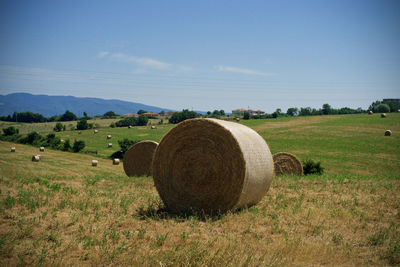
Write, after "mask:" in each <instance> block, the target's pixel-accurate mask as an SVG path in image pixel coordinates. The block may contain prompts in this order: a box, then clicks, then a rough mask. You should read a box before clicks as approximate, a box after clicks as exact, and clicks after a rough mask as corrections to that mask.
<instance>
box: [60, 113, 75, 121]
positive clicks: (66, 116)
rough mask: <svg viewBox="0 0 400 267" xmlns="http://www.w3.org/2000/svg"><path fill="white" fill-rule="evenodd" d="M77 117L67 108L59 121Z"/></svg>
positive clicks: (71, 119)
mask: <svg viewBox="0 0 400 267" xmlns="http://www.w3.org/2000/svg"><path fill="white" fill-rule="evenodd" d="M77 119H78V117H76V115H75V114H74V113H72V112H71V111H69V110H67V111H65V113H64V114H63V115H61V117H60V119H59V121H76V120H77Z"/></svg>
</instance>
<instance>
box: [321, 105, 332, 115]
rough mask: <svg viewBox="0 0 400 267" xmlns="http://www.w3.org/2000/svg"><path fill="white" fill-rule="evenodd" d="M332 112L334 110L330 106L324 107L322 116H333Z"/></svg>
mask: <svg viewBox="0 0 400 267" xmlns="http://www.w3.org/2000/svg"><path fill="white" fill-rule="evenodd" d="M331 110H332V108H331V106H330V105H329V104H323V105H322V114H324V115H328V114H331Z"/></svg>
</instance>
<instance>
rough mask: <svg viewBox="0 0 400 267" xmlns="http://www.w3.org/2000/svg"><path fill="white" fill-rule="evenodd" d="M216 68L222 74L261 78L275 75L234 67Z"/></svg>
mask: <svg viewBox="0 0 400 267" xmlns="http://www.w3.org/2000/svg"><path fill="white" fill-rule="evenodd" d="M214 68H215V69H216V70H217V71H221V72H234V73H241V74H247V75H259V76H271V75H274V74H273V73H269V72H260V71H255V70H250V69H243V68H237V67H232V66H215V67H214Z"/></svg>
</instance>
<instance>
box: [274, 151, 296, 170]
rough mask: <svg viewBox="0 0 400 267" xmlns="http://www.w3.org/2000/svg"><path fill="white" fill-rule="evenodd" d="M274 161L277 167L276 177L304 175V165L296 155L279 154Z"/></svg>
mask: <svg viewBox="0 0 400 267" xmlns="http://www.w3.org/2000/svg"><path fill="white" fill-rule="evenodd" d="M273 159H274V166H275V175H282V174H294V175H302V174H303V165H302V164H301V161H300V160H299V159H298V158H297V157H296V156H295V155H293V154H290V153H286V152H279V153H276V154H275V155H274V156H273Z"/></svg>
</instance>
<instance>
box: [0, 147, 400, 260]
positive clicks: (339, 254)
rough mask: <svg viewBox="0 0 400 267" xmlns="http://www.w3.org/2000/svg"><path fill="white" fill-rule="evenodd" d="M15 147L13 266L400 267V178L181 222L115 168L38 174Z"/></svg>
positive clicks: (334, 182)
mask: <svg viewBox="0 0 400 267" xmlns="http://www.w3.org/2000/svg"><path fill="white" fill-rule="evenodd" d="M9 147H10V144H9V143H4V142H1V143H0V155H1V156H2V157H0V158H1V159H2V162H1V164H0V190H1V191H0V195H1V197H0V265H1V266H10V265H12V266H15V265H39V266H40V265H129V266H132V265H133V266H138V265H145V266H172V265H173V266H176V265H190V266H204V265H209V266H224V265H228V266H242V265H246V266H268V265H273V266H277V265H278V266H287V265H290V266H304V265H307V266H310V265H311V266H318V265H326V266H364V265H375V266H384V265H394V264H396V263H397V264H399V263H400V230H399V229H400V228H399V226H400V200H399V198H398V192H399V191H400V181H399V179H398V178H397V179H389V178H379V177H374V178H373V179H372V178H369V179H367V178H365V177H364V178H362V177H359V176H354V175H352V176H346V175H340V176H339V175H337V176H335V175H327V176H322V177H311V178H310V177H304V178H298V177H285V176H282V177H280V178H276V179H275V180H274V181H273V183H272V185H271V188H270V190H269V192H268V193H267V195H266V196H265V197H264V198H263V199H262V200H261V202H259V203H258V204H257V205H256V206H253V207H252V208H249V209H243V210H240V211H236V212H229V213H226V214H222V215H220V216H215V217H210V216H207V215H203V214H196V213H194V214H179V215H176V214H172V213H168V212H166V211H165V210H163V206H162V205H161V204H160V199H159V197H158V195H157V192H156V190H155V188H154V184H153V181H152V179H151V178H137V179H132V178H129V177H126V176H125V175H124V174H123V171H122V167H121V165H119V166H113V165H112V164H111V161H110V160H102V159H98V160H99V165H98V167H97V168H92V167H91V166H90V162H91V161H90V160H91V159H92V157H87V156H85V155H77V154H70V153H63V152H59V151H50V150H47V151H46V152H45V154H44V155H45V156H46V157H44V158H43V160H42V161H41V162H39V163H35V165H34V164H33V163H32V162H31V161H30V159H29V157H26V156H28V155H31V154H32V153H33V151H29V149H34V150H36V148H31V147H29V146H22V145H17V152H16V153H11V152H10V151H9ZM3 154H7V156H8V157H6V158H5V157H3V156H4V155H3ZM82 161H83V162H85V163H87V164H82ZM17 163H20V164H21V165H16V164H17ZM41 164H42V165H41ZM15 166H24V168H15ZM42 168H45V169H46V171H43V169H42ZM13 169H16V170H13Z"/></svg>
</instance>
